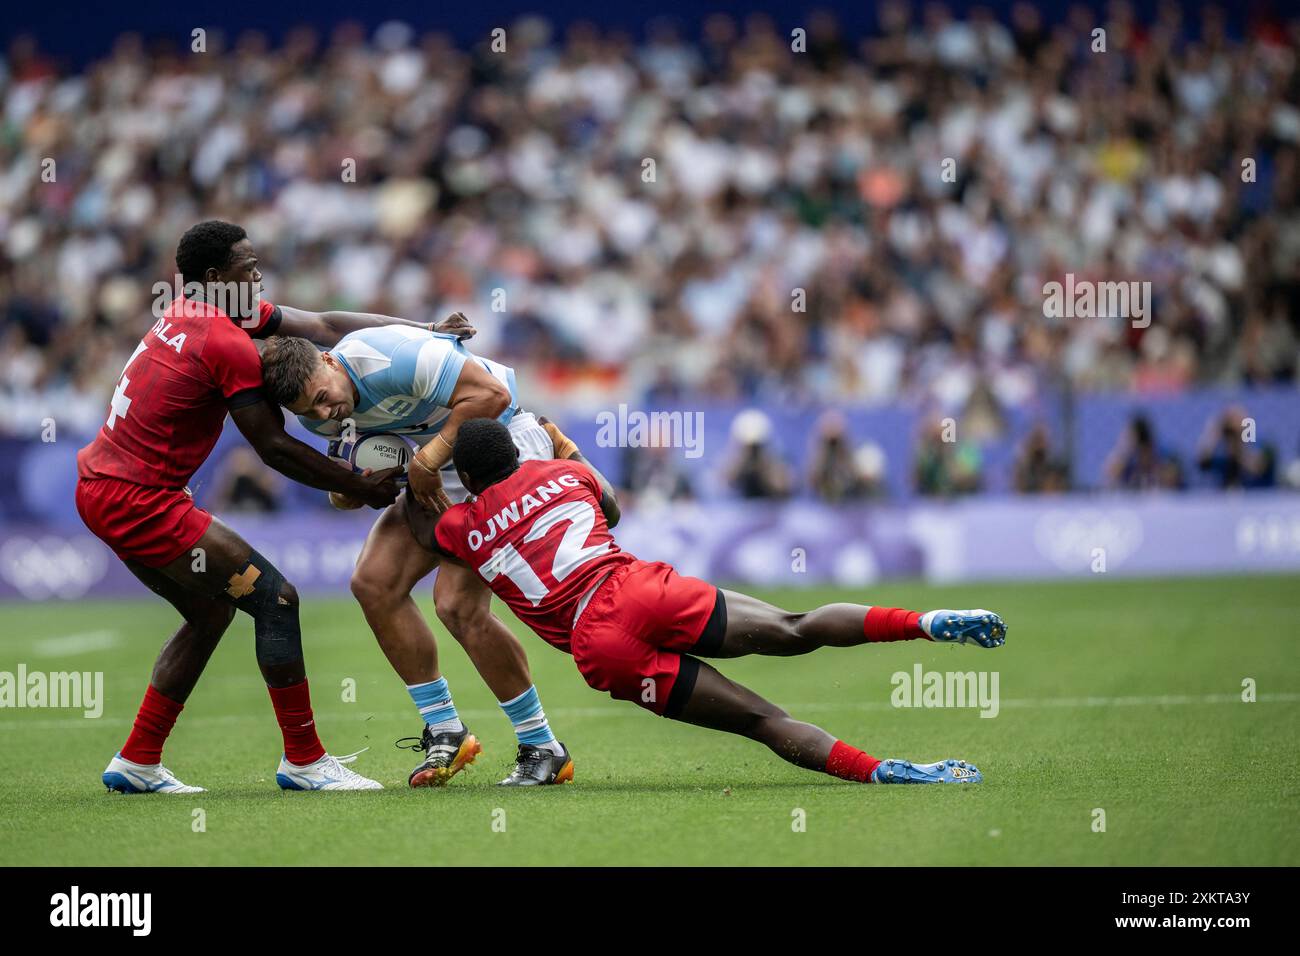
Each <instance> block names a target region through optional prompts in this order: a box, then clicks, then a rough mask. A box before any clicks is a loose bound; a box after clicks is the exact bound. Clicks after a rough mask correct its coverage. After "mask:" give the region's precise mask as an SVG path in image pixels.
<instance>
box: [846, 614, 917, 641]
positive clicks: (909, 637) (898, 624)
mask: <svg viewBox="0 0 1300 956" xmlns="http://www.w3.org/2000/svg"><path fill="white" fill-rule="evenodd" d="M862 630H863V632H864V633H865V634H866V635H867V640H868V641H873V642H874V641H914V640H916V639H917V638H919V637H924V638H926V639H927V640H928V639H929V637H930V635H929V634H927V633H925V631H923V630H921V612H920V611H908V610H905V609H903V608H901V607H872V608H867V617H866V620H864V621H863V622H862Z"/></svg>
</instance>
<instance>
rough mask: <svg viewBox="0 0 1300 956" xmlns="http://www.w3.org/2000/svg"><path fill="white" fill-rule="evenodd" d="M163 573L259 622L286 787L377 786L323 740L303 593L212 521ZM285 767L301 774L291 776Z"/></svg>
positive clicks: (258, 644)
mask: <svg viewBox="0 0 1300 956" xmlns="http://www.w3.org/2000/svg"><path fill="white" fill-rule="evenodd" d="M159 570H160V571H161V572H162V574H164V575H165V576H167V577H168V578H170V579H171V580H173V581H175V582H177V583H178V584H180V585H181V586H183V587H186V588H188V589H191V590H196V591H199V592H201V593H204V594H206V595H208V596H210V597H213V598H217V599H224V600H226V601H228V602H229V603H230V604H232V605H233V606H234V607H236V608H238V609H239V610H241V611H244V612H245V613H246V614H248V615H249V616H251V617H252V618H253V634H254V644H255V648H256V653H257V663H258V667H259V668H260V669H261V671H262V676H263V679H264V680H265V682H266V685H267V691H268V693H269V694H270V696H271V704H272V707H273V708H274V710H275V716H276V721H277V722H278V723H279V725H280V732H281V736H282V737H283V740H284V755H283V757H282V758H281V761H280V771H281V772H280V773H277V777H276V779H277V781H278V782H279V783H280V786H281V787H282V788H285V789H313V790H317V789H320V790H342V789H347V790H361V789H376V788H379V786H380V785H379V784H378V783H376V782H375V781H373V780H367V779H366V778H365V777H362V776H361V775H359V774H356V773H354V772H353V771H351V770H349V769H347V768H346V767H344V766H343V763H346V762H347V761H348V758H336V757H334V756H332V755H330V754H328V753H326V752H325V748H324V746H323V745H322V744H321V742H320V737H319V736H318V735H317V731H316V721H315V718H314V716H313V713H312V707H311V693H310V690H309V688H308V684H307V677H306V666H305V664H304V662H303V655H302V632H301V629H300V627H299V622H298V592H297V591H296V590H295V589H294V587H293V585H292V584H290V583H289V582H288V581H286V580H285V579H284V576H283V575H281V574H280V572H279V570H278V569H277V568H276V567H275V565H273V564H272V563H271V562H270V561H268V560H266V558H265V557H263V556H262V555H261V554H259V553H258V552H256V551H255V550H253V548H252V546H251V545H249V544H248V542H246V541H245V540H244V539H243V538H242V537H240V536H239V535H238V534H236V533H235V532H234V531H233V530H231V529H230V528H229V527H227V526H226V525H224V524H222V523H221V522H220V521H217V520H215V519H214V520H213V521H212V523H211V525H210V526H209V527H208V529H207V531H205V532H204V534H203V536H202V537H201V538H199V540H198V542H197V544H196V546H195V548H194V549H193V550H192V551H191V552H189V553H188V554H185V555H182V556H181V557H179V558H177V559H176V560H175V561H173V562H172V563H170V564H168V565H165V566H164V567H162V568H160V569H159ZM286 767H289V768H292V770H293V773H295V774H298V776H297V777H294V776H293V775H292V774H285V773H284V771H285V768H286ZM289 784H292V785H291V786H290V785H289Z"/></svg>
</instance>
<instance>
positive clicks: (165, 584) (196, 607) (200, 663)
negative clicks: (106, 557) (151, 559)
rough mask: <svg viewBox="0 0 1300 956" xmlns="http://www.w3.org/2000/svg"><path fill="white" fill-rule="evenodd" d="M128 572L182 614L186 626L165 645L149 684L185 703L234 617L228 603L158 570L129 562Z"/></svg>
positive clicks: (173, 698)
mask: <svg viewBox="0 0 1300 956" xmlns="http://www.w3.org/2000/svg"><path fill="white" fill-rule="evenodd" d="M126 566H127V568H128V569H130V571H131V573H132V574H134V575H135V576H136V577H137V578H139V579H140V581H141V582H142V583H143V584H144V585H145V586H146V587H148V588H149V590H151V591H153V592H154V593H155V594H157V595H159V596H160V597H162V598H165V599H166V600H167V601H168V602H169V603H170V604H171V605H172V607H174V608H176V610H177V611H179V612H180V615H181V617H182V618H184V621H185V623H183V624H182V625H181V626H180V627H179V628H178V629H177V631H176V633H174V634H173V635H172V636H171V637H170V638H168V639H167V643H165V644H164V645H163V648H162V651H160V652H159V654H158V659H157V661H155V663H154V669H153V674H152V676H151V678H150V683H151V684H152V685H153V686H154V687H156V688H157V689H158V690H159V691H160V692H161V693H163V694H165V695H167V697H169V698H170V699H171V700H174V701H176V702H177V703H180V704H183V703H185V702H186V701H187V700H188V699H189V696H190V693H191V692H192V691H193V690H194V686H195V685H196V684H197V683H198V681H199V677H200V676H202V674H203V669H204V668H205V667H206V666H207V663H208V659H209V658H210V657H211V656H212V652H213V651H214V650H216V649H217V644H219V643H220V642H221V638H222V636H223V635H224V634H225V633H226V629H227V628H228V627H229V626H230V622H231V620H233V619H234V616H235V606H234V605H233V604H231V603H230V602H229V601H226V600H222V599H219V598H213V597H209V596H207V595H206V594H200V593H197V592H195V591H192V590H188V589H187V588H184V587H182V586H181V585H180V584H178V583H177V582H176V581H174V580H172V579H171V578H169V577H167V575H165V574H163V573H162V572H161V571H159V570H157V569H156V568H150V567H146V566H145V565H143V564H140V563H139V562H137V561H128V562H127V563H126Z"/></svg>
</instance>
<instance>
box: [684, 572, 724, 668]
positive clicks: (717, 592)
mask: <svg viewBox="0 0 1300 956" xmlns="http://www.w3.org/2000/svg"><path fill="white" fill-rule="evenodd" d="M713 591H714V598H713V613H712V614H710V615H709V620H708V622H707V623H706V624H705V625H704V630H702V631H701V632H700V639H699V640H698V641H696V642H695V646H694V647H692V648H691V653H693V654H699V655H700V656H701V657H717V655H718V651H719V650H721V649H722V639H723V638H724V637H726V636H727V601H726V599H725V598H723V596H722V588H714V589H713Z"/></svg>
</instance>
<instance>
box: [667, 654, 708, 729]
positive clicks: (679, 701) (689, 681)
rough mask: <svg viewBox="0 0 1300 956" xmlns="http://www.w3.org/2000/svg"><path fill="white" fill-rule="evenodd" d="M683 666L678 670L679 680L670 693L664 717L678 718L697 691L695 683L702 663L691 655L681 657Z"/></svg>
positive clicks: (674, 682) (674, 683)
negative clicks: (693, 693)
mask: <svg viewBox="0 0 1300 956" xmlns="http://www.w3.org/2000/svg"><path fill="white" fill-rule="evenodd" d="M680 656H681V659H682V663H681V666H680V667H679V668H678V670H677V680H675V681H673V689H672V690H670V691H669V692H668V703H666V704H664V716H665V717H672V718H676V717H677V716H678V715H679V714H680V713H681V712H682V708H683V707H685V706H686V702H687V701H688V700H690V699H691V693H692V692H693V691H694V690H695V681H696V680H697V679H698V678H699V676H700V662H699V661H697V660H696V659H695V658H693V657H691V655H689V654H682V655H680Z"/></svg>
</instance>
